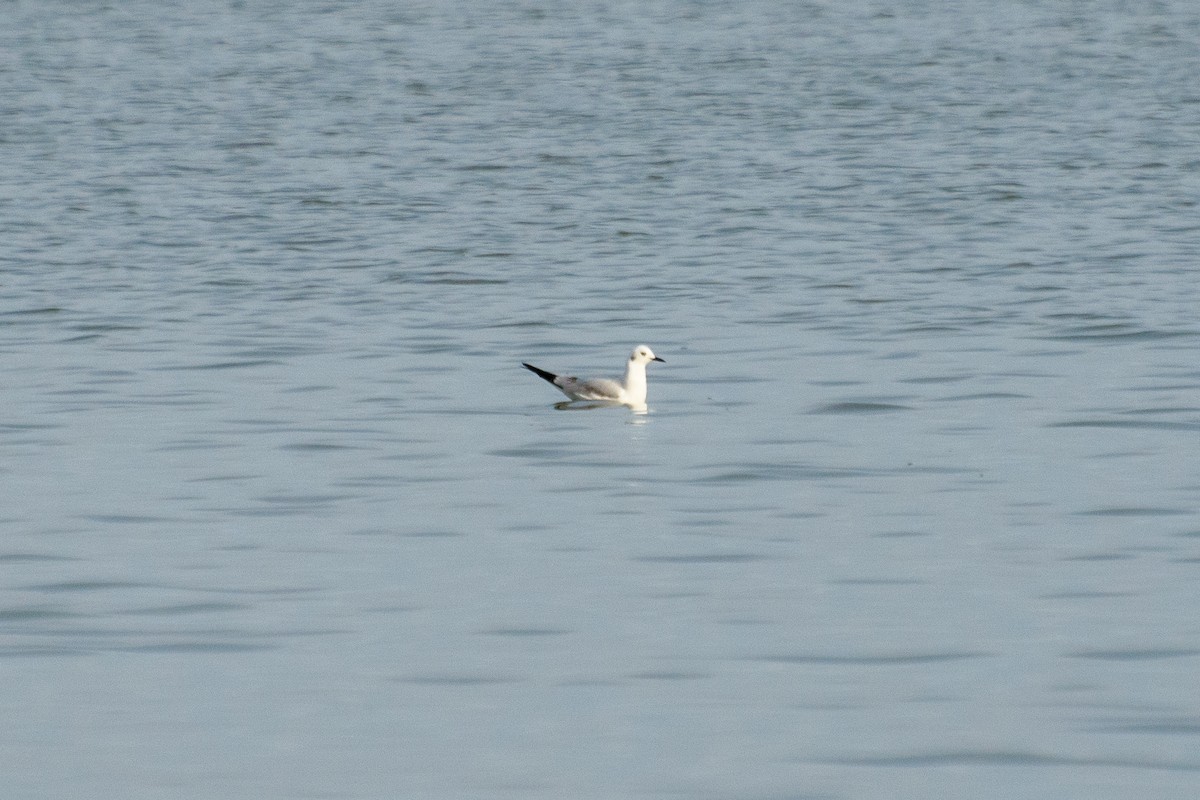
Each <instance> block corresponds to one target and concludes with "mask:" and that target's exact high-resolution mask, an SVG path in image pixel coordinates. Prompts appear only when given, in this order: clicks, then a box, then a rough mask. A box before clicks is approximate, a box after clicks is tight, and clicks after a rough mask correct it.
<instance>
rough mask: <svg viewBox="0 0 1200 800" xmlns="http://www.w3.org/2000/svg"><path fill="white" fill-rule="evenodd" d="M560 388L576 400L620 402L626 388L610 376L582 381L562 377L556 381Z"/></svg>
mask: <svg viewBox="0 0 1200 800" xmlns="http://www.w3.org/2000/svg"><path fill="white" fill-rule="evenodd" d="M555 383H557V384H558V386H559V388H561V389H562V390H563V392H565V393H566V394H567V396H568V397H572V398H574V399H576V400H612V401H614V402H619V401H620V399H621V395H622V394H623V393H624V391H625V389H624V388H623V387H622V386H621V384H619V383H617V382H616V381H613V380H609V379H608V378H591V379H590V380H586V381H581V380H579V379H578V378H566V377H560V378H559V379H558V381H555Z"/></svg>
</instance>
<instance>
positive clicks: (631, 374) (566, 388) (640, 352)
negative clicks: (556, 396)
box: [521, 344, 666, 409]
mask: <svg viewBox="0 0 1200 800" xmlns="http://www.w3.org/2000/svg"><path fill="white" fill-rule="evenodd" d="M651 361H662V359H661V358H659V357H658V356H656V355H654V353H653V352H651V350H650V348H649V347H646V345H644V344H639V345H638V346H637V347H635V348H633V352H632V353H630V354H629V360H628V361H627V362H625V378H624V379H623V380H619V381H618V380H613V379H612V378H589V379H588V380H580V379H579V378H575V377H569V376H567V375H555V374H554V373H553V372H547V371H546V370H544V369H538V368H537V367H535V366H533V365H532V364H526V363H524V362H522V363H521V366H522V367H524V368H525V369H527V370H529V371H530V372H532V373H533V374H535V375H537V376H538V377H539V378H541V379H542V380H544V381H549V382H550V383H552V384H554V385H555V386H557V387H558V389H559V391H561V392H562V393H563V394H565V395H566V396H567V397H569V398H571V399H572V400H593V401H600V402H602V403H605V404H611V405H625V406H629V407H630V408H636V409H644V408H645V407H646V365H647V364H649V363H650V362H651ZM663 363H664V364H665V363H666V362H665V361H664V362H663Z"/></svg>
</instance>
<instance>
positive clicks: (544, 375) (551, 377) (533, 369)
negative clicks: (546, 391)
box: [521, 361, 558, 383]
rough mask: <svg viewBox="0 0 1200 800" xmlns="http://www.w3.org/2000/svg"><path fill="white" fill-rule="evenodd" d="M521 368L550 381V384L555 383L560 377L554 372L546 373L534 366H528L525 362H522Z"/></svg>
mask: <svg viewBox="0 0 1200 800" xmlns="http://www.w3.org/2000/svg"><path fill="white" fill-rule="evenodd" d="M521 366H522V367H524V368H525V369H527V370H529V371H530V372H532V373H533V374H534V375H537V376H538V377H539V378H541V379H542V380H544V381H549V382H550V383H554V379H555V378H557V377H558V376H557V375H555V374H554V373H553V372H546V370H544V369H538V368H537V367H535V366H534V365H533V364H526V363H525V362H524V361H522V362H521Z"/></svg>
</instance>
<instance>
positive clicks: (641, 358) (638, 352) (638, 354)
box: [629, 344, 667, 364]
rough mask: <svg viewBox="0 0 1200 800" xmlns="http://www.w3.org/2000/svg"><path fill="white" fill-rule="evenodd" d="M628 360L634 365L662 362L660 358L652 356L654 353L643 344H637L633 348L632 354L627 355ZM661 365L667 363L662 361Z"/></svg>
mask: <svg viewBox="0 0 1200 800" xmlns="http://www.w3.org/2000/svg"><path fill="white" fill-rule="evenodd" d="M629 360H630V361H632V362H633V363H634V364H649V363H650V362H651V361H662V359H661V358H659V357H658V356H656V355H654V351H653V350H651V349H650V348H649V347H646V345H644V344H639V345H638V346H637V347H635V348H633V352H632V353H630V354H629ZM663 363H664V364H665V363H667V362H665V361H663Z"/></svg>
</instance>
